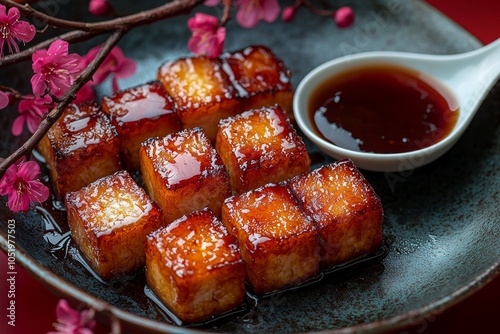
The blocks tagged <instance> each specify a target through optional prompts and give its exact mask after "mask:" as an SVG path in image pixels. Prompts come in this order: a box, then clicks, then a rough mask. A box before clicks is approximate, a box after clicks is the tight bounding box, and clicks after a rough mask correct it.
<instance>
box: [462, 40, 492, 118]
mask: <svg viewBox="0 0 500 334" xmlns="http://www.w3.org/2000/svg"><path fill="white" fill-rule="evenodd" d="M457 61H459V62H460V63H461V66H460V67H461V68H462V71H464V72H468V73H465V74H467V75H468V76H469V77H468V78H467V79H468V80H462V83H461V85H460V86H458V87H457V93H458V94H459V99H460V96H462V97H467V99H466V100H465V99H464V100H463V101H460V105H461V108H462V109H464V108H466V109H469V110H471V111H472V114H474V113H475V111H476V110H477V109H478V107H479V105H480V104H481V103H482V102H483V100H484V99H485V98H486V96H487V95H488V93H489V91H490V90H491V88H492V87H493V85H494V84H495V83H496V82H497V81H498V78H499V77H500V38H499V39H497V40H496V41H494V42H492V43H490V44H488V45H486V46H484V47H482V48H479V49H477V50H475V51H471V52H468V53H465V54H463V55H462V57H460V56H457ZM464 79H465V78H464ZM457 81H458V80H457ZM471 116H472V115H471Z"/></svg>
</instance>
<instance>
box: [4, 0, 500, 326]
mask: <svg viewBox="0 0 500 334" xmlns="http://www.w3.org/2000/svg"><path fill="white" fill-rule="evenodd" d="M133 3H136V2H133V1H132V2H131V6H137V5H136V4H135V5H134V4H133ZM336 3H337V2H336ZM69 10H71V11H74V13H75V14H76V15H78V13H79V9H75V8H73V7H71V8H70V9H68V11H69ZM82 11H83V10H82ZM82 11H80V12H82ZM70 14H71V13H70ZM356 14H357V21H356V25H355V26H354V27H351V28H349V29H346V30H339V29H337V28H336V27H335V26H334V24H333V22H332V21H331V19H329V18H325V19H322V18H319V17H317V16H312V14H310V13H309V12H307V11H305V10H304V11H300V12H299V15H298V17H297V18H296V20H295V22H294V23H292V24H284V23H276V24H273V25H272V26H271V25H267V24H260V25H259V26H258V28H257V29H253V30H243V29H239V28H238V27H236V26H235V25H234V24H232V25H231V26H230V27H229V30H228V31H229V36H228V41H227V45H226V47H227V49H230V50H231V49H232V50H234V49H239V48H242V47H245V46H247V45H249V44H264V45H267V46H270V47H271V48H272V49H273V50H274V51H275V52H276V54H277V55H278V56H279V57H281V58H282V59H284V61H285V63H286V64H287V65H288V67H290V69H291V70H292V72H293V75H294V84H295V85H296V84H297V83H298V82H299V81H300V79H301V78H302V77H303V76H304V75H305V74H306V73H307V72H308V71H309V70H311V69H312V68H313V67H315V66H317V65H319V64H320V63H323V62H325V61H327V60H329V59H332V58H335V57H338V56H341V55H344V54H348V53H355V52H362V51H369V50H402V51H415V52H424V53H433V54H451V53H458V52H464V51H468V50H472V49H475V48H477V47H479V46H480V44H479V43H478V42H477V41H476V40H475V39H474V38H472V37H471V36H470V35H468V34H467V33H465V32H464V31H463V30H461V29H460V28H459V27H457V26H456V25H455V24H453V23H452V22H450V21H449V20H448V19H446V18H444V17H443V16H442V15H441V14H440V13H437V12H436V11H435V10H433V9H432V8H430V7H428V6H427V5H426V4H424V3H422V2H418V1H399V0H388V1H382V0H378V1H363V2H358V3H357V8H356ZM68 15H69V14H68ZM185 20H186V17H183V18H181V19H179V20H171V21H168V22H163V23H157V24H154V25H152V26H148V27H144V28H141V29H138V30H137V31H134V32H132V33H130V34H129V35H128V36H126V38H125V39H124V40H123V41H122V43H121V47H122V48H123V49H124V50H125V53H126V54H127V55H128V57H131V58H133V59H134V60H136V61H137V62H138V64H139V69H138V72H137V75H136V76H135V77H133V78H132V79H130V80H128V81H125V82H122V87H126V86H132V85H136V84H139V83H144V82H146V81H149V80H152V79H154V78H155V75H156V70H157V68H158V66H159V65H160V64H161V63H162V62H163V61H165V60H167V59H173V58H176V57H179V56H183V55H187V54H188V52H187V49H186V42H187V38H188V30H187V28H186V23H185ZM82 47H85V46H82ZM17 71H18V72H17V73H19V71H21V73H24V74H23V75H21V76H20V75H11V76H9V74H8V73H7V72H6V70H2V72H3V73H5V75H4V74H3V73H2V75H1V77H2V78H7V77H8V78H11V80H19V85H20V86H22V84H21V82H23V81H24V82H27V81H28V80H29V77H30V75H31V74H30V71H29V68H26V66H24V67H22V66H21V67H19V68H18V69H17ZM11 82H12V81H11ZM105 86H106V85H105ZM106 87H107V86H106ZM25 88H26V86H25ZM100 93H101V94H107V93H108V91H107V90H106V89H104V88H103V89H102V91H101V92H100ZM0 117H1V124H2V130H3V132H2V133H3V134H2V138H3V140H2V142H1V143H0V152H1V153H0V154H1V155H2V156H4V155H6V154H8V153H9V152H11V150H12V149H13V148H14V147H17V146H18V145H20V142H21V140H24V139H25V138H12V137H11V136H10V135H9V134H10V131H9V130H10V126H11V124H12V121H13V119H14V113H8V112H6V111H2V113H0ZM499 125H500V86H499V85H497V86H496V87H495V88H494V89H493V90H492V92H491V93H490V94H489V96H488V98H487V99H486V100H485V102H484V103H483V105H482V107H481V109H480V110H479V113H478V114H477V117H476V119H475V120H474V121H473V122H472V124H471V126H470V128H469V129H468V130H467V132H466V133H465V135H464V136H463V137H462V139H461V140H460V141H459V143H458V144H457V145H456V146H455V147H454V148H453V149H452V150H451V151H450V152H448V153H447V154H446V155H445V156H444V157H442V158H440V159H439V160H438V161H436V162H434V163H432V164H430V165H428V166H426V167H424V168H421V169H418V170H415V171H410V172H406V173H390V174H389V173H385V174H384V173H369V172H366V173H365V176H366V177H367V178H368V180H369V181H370V182H371V184H372V185H373V187H374V188H375V190H376V191H377V193H378V194H379V196H380V197H381V199H382V202H383V205H384V208H385V221H384V235H385V240H386V249H387V254H386V255H385V256H384V257H381V258H378V259H375V260H372V261H368V262H366V263H361V264H359V265H356V266H353V267H350V268H346V269H344V270H341V271H338V272H335V273H332V274H329V275H326V276H325V277H323V279H322V280H321V281H320V282H318V283H314V284H311V285H308V286H304V287H301V288H299V289H296V290H294V291H287V292H283V293H280V294H276V295H273V296H270V297H268V298H265V299H262V300H259V301H258V302H257V305H256V306H255V305H252V304H251V303H250V304H249V306H248V309H247V310H245V311H243V312H241V313H239V314H237V315H232V316H228V317H227V318H224V319H221V320H219V321H215V322H213V323H210V324H207V325H204V326H201V327H196V328H191V327H188V328H186V327H179V326H177V325H172V324H169V321H168V320H167V319H166V318H165V317H164V316H163V314H162V312H159V311H158V309H157V307H156V306H155V304H154V303H153V302H151V301H150V300H149V299H148V298H147V297H146V296H145V295H144V290H143V288H144V285H145V280H144V277H143V275H142V274H140V275H138V276H137V277H135V278H133V279H129V280H123V281H117V282H114V283H112V284H108V285H106V284H103V283H101V282H99V281H98V280H96V279H95V278H94V277H93V276H92V275H91V274H90V273H89V272H88V271H87V270H86V269H85V268H84V267H83V266H82V265H81V264H80V262H79V261H78V252H77V251H76V248H75V247H74V246H73V244H71V243H69V244H67V243H66V244H65V243H60V244H58V241H60V240H64V233H65V232H66V231H67V227H66V223H65V213H64V212H63V211H60V210H59V209H57V203H52V202H51V201H48V202H47V204H46V205H45V207H44V209H43V210H39V211H37V212H35V211H32V212H29V213H27V214H16V215H13V214H12V213H10V212H9V211H8V210H7V208H6V206H5V205H4V203H3V202H5V199H4V198H3V199H2V201H3V202H2V205H0V217H1V224H0V244H1V246H2V248H3V249H4V250H5V249H6V248H7V241H6V233H7V232H6V228H7V221H8V220H9V219H14V220H15V221H16V223H17V224H16V241H17V243H16V246H17V247H18V253H17V260H18V262H19V263H20V264H21V265H23V266H24V267H25V268H26V269H27V270H28V271H29V272H31V273H32V274H33V275H34V276H36V277H37V278H38V279H39V280H41V281H42V282H44V283H45V284H46V285H47V286H48V287H49V288H51V289H52V290H54V291H55V292H56V293H57V294H59V295H61V296H63V297H65V298H67V299H71V300H73V301H74V302H75V303H80V304H85V305H87V306H92V307H94V308H95V309H96V310H98V311H100V313H99V314H100V317H101V318H102V319H103V320H105V321H110V319H119V320H120V321H121V322H122V325H123V326H124V327H127V328H131V329H136V330H139V329H140V330H141V332H158V333H167V332H168V333H181V332H182V333H192V332H197V331H201V332H207V331H208V332H249V333H289V332H308V331H311V332H314V331H326V332H335V331H336V330H340V329H342V332H343V333H347V332H353V331H360V332H365V331H366V332H367V331H375V332H381V331H385V330H388V329H393V328H398V327H401V326H404V325H406V324H408V323H410V322H412V323H415V322H416V321H425V319H428V318H429V317H430V316H431V315H433V314H435V313H437V312H440V311H442V310H443V309H444V308H447V307H449V306H450V305H452V304H455V303H457V302H458V301H459V300H461V299H463V298H465V297H466V296H468V295H470V294H471V293H473V292H474V291H476V290H477V289H478V288H479V287H481V286H482V285H484V284H486V283H487V282H489V281H490V280H492V279H493V278H494V277H495V276H496V275H497V274H498V273H499V271H500V269H499V268H500V262H499V259H500V231H499V217H500V205H499V203H500V193H499V189H500V167H499V166H500V126H499ZM308 145H309V148H310V153H311V156H312V157H313V159H314V162H315V165H314V166H313V167H317V166H318V165H319V164H323V163H326V162H328V161H330V160H329V159H328V158H326V157H324V156H323V155H321V154H320V153H319V152H317V150H316V149H315V148H314V147H312V145H310V143H308ZM45 210H46V212H47V213H48V214H50V216H47V215H44V214H43V212H45ZM47 217H53V218H54V221H51V220H50V219H48V218H47ZM57 225H58V226H60V230H59V229H58V228H57ZM58 246H62V247H58Z"/></svg>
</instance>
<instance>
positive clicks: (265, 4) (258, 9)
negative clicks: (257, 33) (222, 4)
mask: <svg viewBox="0 0 500 334" xmlns="http://www.w3.org/2000/svg"><path fill="white" fill-rule="evenodd" d="M235 5H236V6H237V7H238V12H237V13H236V21H237V22H238V23H239V24H240V25H241V26H242V27H244V28H253V27H255V26H256V25H257V23H259V21H261V20H264V21H266V22H269V23H271V22H274V21H275V20H276V19H277V18H278V16H279V14H280V5H279V3H278V1H277V0H235Z"/></svg>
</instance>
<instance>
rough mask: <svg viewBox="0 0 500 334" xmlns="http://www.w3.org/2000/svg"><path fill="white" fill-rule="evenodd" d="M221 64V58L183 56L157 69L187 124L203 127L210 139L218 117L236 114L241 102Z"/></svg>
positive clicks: (190, 126) (213, 133) (213, 137)
mask: <svg viewBox="0 0 500 334" xmlns="http://www.w3.org/2000/svg"><path fill="white" fill-rule="evenodd" d="M221 66H222V65H221V61H220V60H219V59H212V58H208V57H196V58H181V59H178V60H175V61H170V62H167V63H165V64H163V65H162V66H161V67H160V69H159V71H158V79H159V80H160V81H161V82H162V83H163V86H164V87H165V89H166V90H167V91H168V93H169V94H170V95H171V96H172V97H173V99H174V100H175V103H176V105H177V113H178V115H179V118H180V119H181V121H182V123H183V125H184V127H185V128H194V127H202V128H203V129H204V130H205V132H206V134H207V136H208V138H210V140H211V141H214V140H215V134H216V132H217V124H218V123H219V120H220V119H222V118H226V117H228V116H232V115H235V114H236V113H237V112H238V105H239V102H238V99H237V92H236V90H235V88H234V86H233V85H232V84H231V82H230V80H229V78H228V76H227V74H226V73H225V72H224V71H223V70H222V69H221Z"/></svg>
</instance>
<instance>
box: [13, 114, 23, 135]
mask: <svg viewBox="0 0 500 334" xmlns="http://www.w3.org/2000/svg"><path fill="white" fill-rule="evenodd" d="M24 122H26V115H24V114H23V115H19V116H17V117H16V119H15V120H14V122H13V123H12V129H11V132H12V134H13V135H14V136H16V137H17V136H19V135H21V133H23V128H24Z"/></svg>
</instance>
